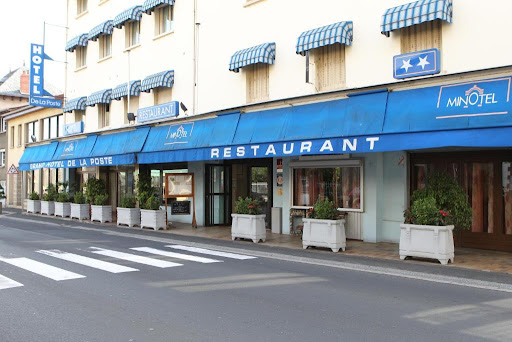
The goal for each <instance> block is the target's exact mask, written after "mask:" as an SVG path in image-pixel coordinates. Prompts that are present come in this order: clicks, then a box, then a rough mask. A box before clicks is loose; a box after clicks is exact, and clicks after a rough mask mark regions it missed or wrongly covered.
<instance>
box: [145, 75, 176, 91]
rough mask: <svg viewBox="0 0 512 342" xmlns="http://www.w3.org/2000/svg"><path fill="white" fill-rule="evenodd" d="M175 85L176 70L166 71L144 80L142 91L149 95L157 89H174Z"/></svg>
mask: <svg viewBox="0 0 512 342" xmlns="http://www.w3.org/2000/svg"><path fill="white" fill-rule="evenodd" d="M173 84H174V70H166V71H162V72H159V73H156V74H153V75H149V76H148V77H146V78H145V79H143V80H142V86H141V90H142V91H144V92H146V93H149V92H150V91H151V89H153V88H157V87H167V88H172V86H173Z"/></svg>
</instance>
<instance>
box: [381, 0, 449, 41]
mask: <svg viewBox="0 0 512 342" xmlns="http://www.w3.org/2000/svg"><path fill="white" fill-rule="evenodd" d="M452 15H453V5H452V0H420V1H416V2H411V3H408V4H404V5H401V6H397V7H393V8H390V9H388V10H387V11H386V12H385V13H384V15H383V16H382V23H381V32H382V34H385V35H387V36H389V32H391V31H393V30H397V29H401V28H404V27H408V26H412V25H417V24H421V23H424V22H426V21H432V20H436V19H440V20H445V21H447V22H449V23H451V22H452Z"/></svg>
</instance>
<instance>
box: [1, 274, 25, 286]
mask: <svg viewBox="0 0 512 342" xmlns="http://www.w3.org/2000/svg"><path fill="white" fill-rule="evenodd" d="M20 286H23V284H21V283H18V282H17V281H14V280H12V279H10V278H7V277H4V276H3V275H1V274H0V290H5V289H12V288H13V287H20Z"/></svg>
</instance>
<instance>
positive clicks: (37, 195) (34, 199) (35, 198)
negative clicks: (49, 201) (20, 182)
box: [29, 191, 39, 201]
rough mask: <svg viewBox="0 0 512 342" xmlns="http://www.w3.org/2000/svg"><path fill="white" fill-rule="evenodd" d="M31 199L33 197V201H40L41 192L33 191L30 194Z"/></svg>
mask: <svg viewBox="0 0 512 342" xmlns="http://www.w3.org/2000/svg"><path fill="white" fill-rule="evenodd" d="M29 199H31V200H32V201H39V194H38V193H37V192H35V191H32V193H31V194H30V197H29Z"/></svg>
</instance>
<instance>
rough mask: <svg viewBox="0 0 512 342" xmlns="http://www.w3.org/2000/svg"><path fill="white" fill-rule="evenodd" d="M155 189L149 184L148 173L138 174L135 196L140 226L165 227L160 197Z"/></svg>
mask: <svg viewBox="0 0 512 342" xmlns="http://www.w3.org/2000/svg"><path fill="white" fill-rule="evenodd" d="M156 192H157V189H156V188H155V187H153V186H151V177H150V176H149V175H142V174H141V175H139V180H138V182H137V198H138V200H139V207H140V227H141V228H153V229H154V230H158V229H160V228H161V229H165V228H166V222H165V214H166V213H165V211H164V210H160V199H159V197H158V196H157V195H156V194H155V193H156Z"/></svg>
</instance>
